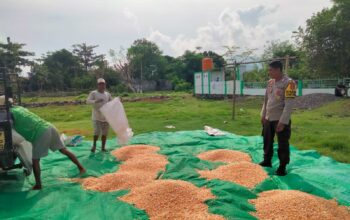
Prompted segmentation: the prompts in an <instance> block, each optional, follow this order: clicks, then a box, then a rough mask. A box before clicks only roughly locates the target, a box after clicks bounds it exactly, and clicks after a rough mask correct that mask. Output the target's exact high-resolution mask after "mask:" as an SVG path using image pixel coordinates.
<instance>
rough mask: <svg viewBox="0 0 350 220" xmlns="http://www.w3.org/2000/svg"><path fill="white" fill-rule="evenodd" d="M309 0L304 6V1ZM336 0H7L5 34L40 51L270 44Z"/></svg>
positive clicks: (173, 50)
mask: <svg viewBox="0 0 350 220" xmlns="http://www.w3.org/2000/svg"><path fill="white" fill-rule="evenodd" d="M301 2H302V7H301V6H300V5H301V4H300V3H301ZM331 4H332V3H331V1H330V0H307V1H305V0H283V1H280V0H244V1H241V0H216V1H213V0H176V1H173V0H152V1H140V0H117V1H116V0H103V3H102V2H101V1H100V0H74V1H72V0H55V1H48V0H0V37H3V38H5V37H7V36H10V37H11V39H13V41H17V42H23V43H25V44H27V45H28V46H27V49H28V50H30V51H34V52H36V55H37V56H40V55H41V54H43V53H46V52H47V51H54V50H59V49H62V48H67V49H69V48H71V45H73V44H76V43H82V42H86V43H88V44H98V45H100V47H99V48H98V49H97V52H98V53H104V54H106V53H107V51H108V50H109V49H111V48H119V47H120V46H123V47H125V48H127V47H129V46H130V44H132V42H133V41H134V40H136V39H139V38H143V37H148V38H149V39H154V41H155V42H157V43H158V44H159V46H160V48H161V49H162V50H163V51H164V52H165V53H166V54H169V55H181V54H182V53H183V51H184V50H186V49H194V48H195V47H197V46H202V47H203V49H206V50H208V49H211V50H215V51H218V52H220V50H221V49H222V47H221V46H222V45H232V44H236V45H240V46H242V47H258V48H263V45H264V43H265V41H267V40H273V39H287V38H288V37H289V36H290V33H291V32H292V31H293V30H295V29H296V28H297V27H298V26H299V25H303V24H305V21H306V19H307V18H309V17H311V16H312V14H313V13H316V12H318V11H320V10H321V9H322V8H324V7H327V6H330V5H331Z"/></svg>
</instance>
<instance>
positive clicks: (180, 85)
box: [175, 80, 192, 91]
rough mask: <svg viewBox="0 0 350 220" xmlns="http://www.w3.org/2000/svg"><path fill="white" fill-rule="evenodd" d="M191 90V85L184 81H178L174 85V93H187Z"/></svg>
mask: <svg viewBox="0 0 350 220" xmlns="http://www.w3.org/2000/svg"><path fill="white" fill-rule="evenodd" d="M191 89H192V85H191V83H188V82H185V81H182V80H181V81H178V82H176V84H175V91H189V90H191Z"/></svg>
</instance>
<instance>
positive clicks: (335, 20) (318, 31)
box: [298, 0, 350, 78]
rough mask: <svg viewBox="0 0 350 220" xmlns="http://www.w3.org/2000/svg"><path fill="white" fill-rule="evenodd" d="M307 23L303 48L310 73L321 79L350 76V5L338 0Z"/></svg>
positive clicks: (344, 0) (347, 2)
mask: <svg viewBox="0 0 350 220" xmlns="http://www.w3.org/2000/svg"><path fill="white" fill-rule="evenodd" d="M333 2H334V5H333V7H332V8H328V9H323V10H322V11H321V12H319V13H317V14H315V15H313V16H312V17H311V18H310V19H308V20H307V22H306V28H305V30H303V35H301V31H300V30H299V31H298V33H299V35H301V36H302V38H303V41H302V42H303V44H302V47H303V48H304V49H305V53H306V59H307V62H308V65H309V69H310V71H313V72H314V73H315V74H317V76H318V77H323V78H329V77H349V76H350V72H349V69H350V62H349V60H350V15H349V14H350V2H349V1H347V0H334V1H333Z"/></svg>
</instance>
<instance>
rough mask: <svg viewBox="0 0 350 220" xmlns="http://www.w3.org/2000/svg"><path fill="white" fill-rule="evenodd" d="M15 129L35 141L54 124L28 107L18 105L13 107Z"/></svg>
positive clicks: (29, 139) (30, 140) (28, 139)
mask: <svg viewBox="0 0 350 220" xmlns="http://www.w3.org/2000/svg"><path fill="white" fill-rule="evenodd" d="M11 113H12V116H13V118H14V129H15V130H16V131H17V132H18V133H19V134H20V135H22V136H23V137H24V138H25V139H26V140H27V141H29V142H31V143H33V142H35V140H37V139H38V138H39V137H40V136H41V135H42V134H43V133H44V132H45V131H46V130H47V129H48V128H49V127H51V126H52V125H51V124H50V123H49V122H47V121H45V120H44V119H42V118H40V117H39V116H37V115H36V114H34V113H32V112H30V111H29V110H28V109H26V108H23V107H20V106H16V107H13V108H11Z"/></svg>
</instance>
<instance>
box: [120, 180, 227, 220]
mask: <svg viewBox="0 0 350 220" xmlns="http://www.w3.org/2000/svg"><path fill="white" fill-rule="evenodd" d="M214 198H215V197H214V195H213V194H212V193H211V191H210V189H207V188H198V187H196V186H195V185H193V184H191V183H189V182H186V181H181V180H156V181H153V182H152V183H149V184H147V185H144V186H142V187H137V188H132V189H131V192H130V193H129V194H127V195H125V196H123V197H121V198H120V199H121V200H122V201H125V202H128V203H132V204H134V205H135V206H136V207H138V208H140V209H143V210H145V211H146V212H147V214H148V215H149V217H150V219H153V220H155V219H224V218H223V217H221V216H219V215H214V214H210V213H208V206H207V205H206V204H205V203H204V202H205V201H206V200H209V199H214Z"/></svg>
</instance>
